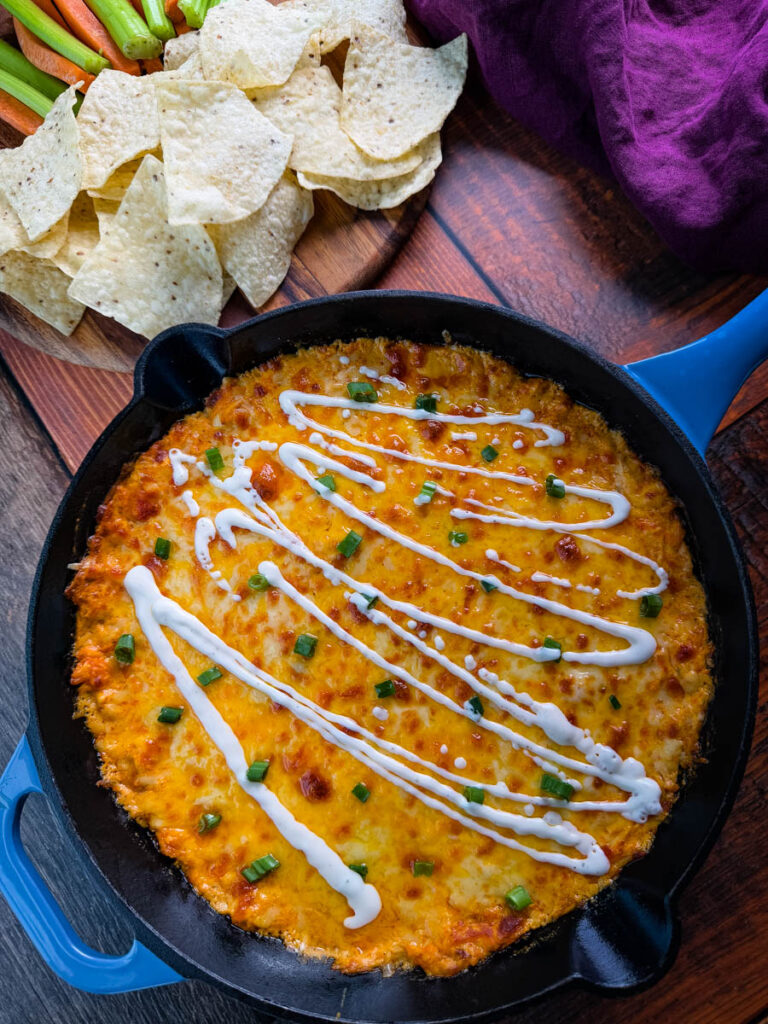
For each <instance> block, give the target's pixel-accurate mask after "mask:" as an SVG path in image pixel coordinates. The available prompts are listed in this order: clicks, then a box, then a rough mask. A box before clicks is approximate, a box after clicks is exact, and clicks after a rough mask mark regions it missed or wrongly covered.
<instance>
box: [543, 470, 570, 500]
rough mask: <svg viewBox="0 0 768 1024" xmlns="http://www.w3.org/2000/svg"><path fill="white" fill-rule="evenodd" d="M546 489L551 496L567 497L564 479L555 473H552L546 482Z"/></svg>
mask: <svg viewBox="0 0 768 1024" xmlns="http://www.w3.org/2000/svg"><path fill="white" fill-rule="evenodd" d="M544 489H545V490H546V492H547V494H548V495H549V496H550V498H564V497H565V484H564V483H563V482H562V480H558V479H557V477H556V476H555V474H554V473H550V474H549V476H548V477H547V479H546V481H545V482H544Z"/></svg>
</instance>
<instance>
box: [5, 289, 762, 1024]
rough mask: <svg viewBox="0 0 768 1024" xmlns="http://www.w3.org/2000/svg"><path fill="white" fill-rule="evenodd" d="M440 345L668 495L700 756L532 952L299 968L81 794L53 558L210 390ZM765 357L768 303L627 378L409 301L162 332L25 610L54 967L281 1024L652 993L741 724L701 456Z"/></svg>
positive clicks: (78, 740)
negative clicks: (88, 943)
mask: <svg viewBox="0 0 768 1024" xmlns="http://www.w3.org/2000/svg"><path fill="white" fill-rule="evenodd" d="M444 330H449V331H450V332H451V335H452V336H453V338H454V339H455V340H456V341H457V342H461V343H467V344H473V345H479V346H482V347H483V348H486V349H490V350H491V351H492V352H494V353H495V354H496V355H498V356H500V357H502V358H504V359H507V360H509V361H510V362H512V363H514V364H515V366H517V367H518V369H520V370H521V371H523V372H524V373H528V374H534V375H541V376H544V377H550V378H553V379H554V380H556V381H558V382H560V383H562V384H563V385H564V386H565V388H566V389H567V391H568V393H569V394H570V395H571V396H572V397H573V398H575V399H576V400H578V401H580V402H583V403H585V404H587V405H589V406H592V407H594V408H596V409H599V410H600V411H601V412H602V413H603V414H604V416H605V417H606V419H607V420H608V423H609V424H610V425H611V426H614V427H618V428H620V429H621V430H623V432H624V433H625V435H626V437H627V439H628V441H629V443H630V444H631V446H632V447H633V448H634V450H635V451H636V452H637V453H638V454H639V455H640V456H641V457H642V458H643V459H646V460H648V461H650V462H651V463H654V464H655V465H657V466H658V467H659V468H660V470H661V472H662V474H663V477H664V480H665V481H666V483H667V485H668V486H669V488H670V489H671V490H672V492H673V493H674V494H675V495H676V496H677V497H678V498H679V500H680V502H681V505H682V507H683V509H684V517H685V521H686V527H687V531H688V540H689V543H690V545H691V548H692V550H693V553H694V558H695V564H696V571H697V573H698V574H699V576H700V578H701V580H702V582H703V584H704V587H705V590H706V593H707V598H708V603H709V615H710V626H711V631H712V635H713V638H714V641H715V647H716V651H717V658H716V666H715V669H716V675H717V689H716V694H715V698H714V701H713V703H712V708H711V712H710V715H709V719H708V725H707V732H706V747H707V754H708V761H707V763H706V764H705V765H704V766H703V767H702V768H701V769H700V770H699V771H698V772H697V774H696V775H695V777H694V779H693V780H692V782H691V783H690V784H689V785H688V786H687V787H686V788H685V790H684V792H683V794H682V796H681V798H680V800H679V801H678V803H677V804H676V806H675V808H674V811H673V813H672V815H671V818H670V820H669V822H668V823H667V824H665V825H664V826H662V828H661V829H660V830H659V833H658V835H657V838H656V841H655V843H654V845H653V848H652V850H651V852H650V854H649V855H648V856H647V857H646V858H645V859H644V860H642V861H639V862H637V863H635V864H634V865H632V866H631V867H629V868H628V869H627V870H625V871H624V872H623V874H622V875H621V876H620V878H619V880H618V882H617V883H616V884H614V885H613V886H611V887H610V888H609V889H608V890H606V891H605V892H603V893H602V894H601V895H600V896H598V897H597V898H596V899H594V900H593V901H592V902H591V903H589V904H588V905H587V906H586V907H584V908H583V909H581V910H579V911H577V912H574V913H572V914H570V915H568V916H567V917H565V918H564V919H562V920H561V921H560V922H559V923H557V924H555V925H554V926H551V927H550V928H549V929H547V931H546V932H545V933H544V934H543V935H542V936H541V937H540V938H539V939H538V940H536V941H532V942H529V943H528V945H527V946H526V947H525V948H524V949H522V950H521V949H511V950H507V951H504V952H501V953H497V954H496V955H494V956H492V957H490V958H489V959H488V960H486V961H485V962H484V963H482V964H480V965H479V966H477V967H475V968H472V969H471V970H469V971H466V972H464V973H463V974H460V975H458V976H457V977H454V978H451V979H429V978H425V977H423V976H422V975H421V974H420V973H419V972H415V971H414V972H411V973H399V974H396V975H395V976H393V977H390V978H384V977H382V975H381V974H380V973H379V972H377V971H373V972H370V973H367V974H363V975H359V976H355V977H349V976H344V975H341V974H339V973H337V972H334V971H333V970H332V969H331V968H330V967H329V966H328V964H327V963H325V962H320V961H317V960H303V959H301V958H300V957H298V956H297V955H296V954H294V953H292V952H291V951H289V950H288V949H286V948H285V947H284V946H283V945H282V943H280V942H279V941H277V940H274V939H269V938H261V937H257V936H254V935H252V934H247V933H245V932H243V931H240V930H239V929H237V928H235V927H234V926H233V925H232V924H230V923H229V921H228V920H227V919H226V918H224V917H221V916H219V915H218V914H216V913H215V912H214V911H213V910H212V909H211V907H210V906H209V905H208V904H207V903H206V902H205V901H204V900H203V899H202V898H200V897H198V896H196V895H195V893H194V892H193V891H192V889H191V887H190V886H189V885H188V883H187V882H186V880H185V879H184V877H183V876H182V874H181V872H180V871H178V870H177V869H176V868H174V867H173V866H172V865H171V863H170V861H168V860H167V859H165V858H164V857H162V856H161V855H160V854H159V853H158V852H157V850H156V848H155V846H154V844H153V842H152V839H151V837H150V835H149V833H148V832H146V831H144V830H143V829H141V828H139V827H138V826H137V825H135V824H134V823H133V822H131V821H130V820H129V819H128V818H127V816H126V815H125V814H124V813H123V812H122V811H121V810H120V809H119V808H118V806H117V804H116V803H115V801H114V799H113V798H112V795H111V793H110V792H109V791H107V790H106V789H103V788H100V787H98V786H97V785H96V784H95V783H96V781H97V780H98V778H99V772H98V766H97V761H96V756H95V754H94V749H93V745H92V742H91V738H90V735H89V733H88V732H87V730H86V728H85V726H84V724H83V723H82V721H75V720H74V719H73V718H72V693H71V689H70V685H69V682H68V678H69V672H70V657H69V652H70V646H71V638H72V629H73V619H74V614H73V607H72V606H71V604H70V603H69V602H68V601H67V600H66V598H65V597H64V590H65V588H66V586H67V584H68V583H69V581H70V579H71V576H72V574H71V571H68V569H67V565H68V564H69V563H70V562H73V561H76V560H77V559H78V557H79V556H80V555H81V554H82V553H83V551H84V549H85V546H86V541H87V538H88V535H89V534H90V533H91V531H92V529H93V525H94V517H95V513H96V510H97V507H98V505H99V503H100V502H101V501H102V500H103V499H104V496H105V495H106V493H107V491H108V489H109V487H110V486H111V484H112V483H113V482H114V481H115V479H116V477H117V475H118V474H119V472H120V469H121V467H122V466H123V464H124V463H125V462H126V460H128V459H130V458H131V456H132V455H134V454H135V453H137V452H140V451H142V450H143V449H145V448H146V447H147V446H148V445H150V444H151V443H152V442H153V441H155V440H156V439H157V438H159V437H160V436H162V434H163V433H165V431H166V430H167V429H168V427H169V426H170V425H171V423H173V421H174V420H176V419H178V418H179V417H180V416H183V415H184V414H185V413H187V412H189V411H191V410H193V409H197V408H199V407H200V406H201V403H202V401H203V399H204V398H205V396H206V395H207V394H208V393H209V392H210V391H212V390H213V389H214V388H215V387H216V386H217V385H218V383H219V381H220V380H221V378H222V376H223V375H225V374H236V373H239V372H240V371H242V370H245V369H247V368H248V367H250V366H253V365H254V364H255V363H258V362H260V361H262V360H264V359H267V358H269V357H271V356H273V355H275V354H276V353H278V352H286V351H290V350H291V349H292V348H293V347H294V346H295V345H296V344H297V343H300V344H312V343H315V342H326V341H330V340H333V339H334V338H338V337H341V338H346V337H353V336H355V335H356V334H358V333H369V334H383V335H386V336H388V337H391V338H396V337H404V338H410V339H413V340H415V341H421V342H427V343H429V342H440V341H441V340H442V332H443V331H444ZM767 342H768V292H767V293H765V294H764V295H763V296H761V297H760V298H759V299H757V300H756V301H755V302H754V303H752V305H751V306H749V307H747V309H746V310H744V311H743V312H742V313H741V314H740V315H739V316H738V317H737V318H736V320H735V321H732V322H731V324H730V325H726V327H725V328H722V329H721V330H720V331H718V332H715V334H714V335H711V336H709V337H708V338H705V339H703V340H702V341H700V342H697V343H696V344H695V345H692V346H689V347H688V348H687V349H683V350H680V351H678V352H675V353H672V354H669V355H666V356H661V357H656V358H654V359H652V360H649V361H647V362H645V363H639V364H635V366H634V367H630V368H629V371H627V370H624V369H619V368H617V367H615V366H612V365H610V364H609V363H606V362H605V361H604V360H602V359H601V358H599V357H597V356H596V355H594V354H593V353H591V352H589V351H588V350H586V349H585V348H583V347H582V346H581V345H579V344H577V343H576V342H574V341H573V340H572V339H570V338H568V337H566V336H564V335H562V334H559V333H557V332H556V331H553V330H551V329H549V328H547V327H545V326H543V325H542V324H538V323H534V322H533V321H531V320H528V319H526V318H525V317H522V316H520V315H518V314H516V313H513V312H510V311H509V310H505V309H500V308H497V307H494V306H490V305H485V304H483V303H479V302H472V301H469V300H466V299H459V298H453V297H449V296H441V295H425V294H417V293H408V292H369V293H365V292H363V293H358V294H350V295H341V296H337V297H335V298H328V299H320V300H315V301H312V302H307V303H302V304H300V305H296V306H293V307H290V308H288V309H284V310H279V311H277V312H274V313H269V314H267V315H265V316H262V317H260V318H258V319H256V320H253V321H251V322H249V323H246V324H243V325H242V326H241V327H238V328H237V329H236V330H234V331H221V330H217V329H215V328H210V327H203V326H200V325H188V326H183V327H178V328H173V329H171V330H169V331H166V332H165V333H164V334H162V335H160V336H159V337H158V338H157V339H155V341H154V342H153V343H152V344H150V345H149V346H148V347H147V349H146V351H145V353H144V354H143V356H142V358H141V359H140V360H139V363H138V366H137V368H136V392H135V396H134V398H133V401H132V402H131V404H130V405H129V406H128V408H127V409H126V410H125V411H124V412H123V413H121V414H120V415H119V416H118V417H117V418H116V419H115V421H114V422H113V423H112V424H111V425H110V426H109V427H108V428H107V430H106V431H105V432H104V434H103V435H102V436H101V438H99V440H98V441H97V442H96V444H95V445H94V447H93V449H92V450H91V452H90V454H89V455H88V457H87V458H86V460H85V462H84V463H83V465H82V467H81V469H80V470H79V472H78V473H77V475H76V477H75V479H74V480H73V481H72V485H71V486H70V488H69V490H68V492H67V495H66V497H65V498H64V501H63V502H62V504H61V507H60V509H59V511H58V513H57V515H56V518H55V520H54V522H53V525H52V526H51V530H50V533H49V535H48V539H47V542H46V545H45V548H44V549H43V553H42V557H41V560H40V565H39V568H38V572H37V578H36V580H35V585H34V592H33V597H32V604H31V608H30V614H29V629H28V672H29V703H30V722H29V727H28V730H27V734H26V736H25V737H24V738H23V739H22V741H21V743H20V745H19V748H18V749H17V751H16V753H15V754H14V757H13V759H12V761H11V763H10V764H9V766H8V767H7V769H6V772H5V775H4V776H3V779H2V780H1V781H0V843H1V844H2V858H1V859H0V889H1V890H2V891H3V893H4V894H5V896H6V899H7V900H8V901H9V903H10V905H11V907H12V908H13V910H14V911H15V913H16V914H17V916H18V918H19V920H20V921H21V923H22V924H23V925H24V927H25V929H26V930H27V933H28V934H29V935H30V937H31V938H32V940H33V942H34V943H35V944H36V945H37V948H38V949H39V951H40V952H41V954H42V955H43V957H44V958H45V959H46V961H47V962H48V963H49V964H50V966H51V967H52V968H53V969H54V970H55V971H56V972H57V973H58V974H59V975H61V976H62V977H63V978H65V979H66V980H67V981H69V982H70V983H71V984H73V985H76V986H78V987H80V988H84V989H87V990H89V991H93V992H118V991H127V990H130V989H137V988H146V987H150V986H153V985H160V984H168V983H171V982H176V981H181V980H183V979H185V978H201V979H204V980H207V981H210V982H213V983H215V984H217V985H219V986H221V987H222V988H223V989H224V990H225V991H227V992H228V993H230V994H233V995H237V996H241V997H244V998H246V999H248V1000H250V1001H251V1002H253V1003H254V1004H256V1005H257V1006H258V1007H260V1008H261V1009H264V1010H267V1011H270V1012H273V1013H280V1014H284V1015H288V1016H292V1017H294V1018H298V1019H302V1020H312V1021H318V1020H329V1021H330V1020H333V1021H350V1022H355V1024H359V1022H393V1021H399V1022H414V1021H424V1022H437V1021H446V1022H447V1021H469V1020H472V1021H479V1020H483V1019H487V1018H490V1017H492V1016H494V1015H497V1014H500V1013H501V1012H503V1011H506V1010H509V1009H510V1007H512V1006H515V1005H517V1004H520V1003H522V1002H523V1001H525V1000H527V999H530V998H532V997H533V996H535V995H539V994H541V993H543V992H545V991H547V990H549V989H552V988H555V987H557V986H560V985H563V984H565V983H566V982H569V981H575V980H579V981H581V982H582V983H585V984H587V985H590V986H593V987H595V988H597V989H599V990H601V991H611V992H617V991H618V992H621V991H624V992H626V991H630V990H634V989H636V988H637V987H638V986H642V985H646V984H649V983H651V982H653V981H655V980H657V979H658V978H659V977H660V976H661V975H662V974H663V972H664V971H665V970H666V968H667V967H668V966H669V964H670V963H671V961H672V959H673V957H674V952H675V949H676V945H677V942H678V926H677V922H676V918H675V914H674V911H673V907H672V904H673V900H674V897H675V895H676V893H677V892H678V891H679V889H680V887H681V885H682V883H683V882H684V881H685V879H686V878H687V877H689V876H690V874H691V872H692V871H693V869H694V868H695V867H696V866H697V865H698V864H699V863H700V862H701V861H702V859H703V857H704V855H705V854H706V852H707V850H708V849H709V847H710V846H711V844H712V842H713V840H714V837H715V836H716V834H717V832H718V831H719V829H720V827H721V825H722V823H723V820H724V818H725V815H726V813H727V811H728V809H729V807H730V805H731V802H732V800H733V796H734V793H735V790H736V787H737V785H738V782H739V780H740V778H741V775H742V772H743V769H744V763H745V760H746V757H747V752H748V747H749V740H750V735H751V731H752V724H753V717H754V710H755V703H756V696H757V631H756V624H755V616H754V609H753V604H752V597H751V593H750V587H749V582H748V578H747V573H746V570H745V567H744V560H743V557H742V555H741V552H740V550H739V547H738V543H737V541H736V538H735V535H734V530H733V527H732V525H731V522H730V519H729V517H728V514H727V512H726V510H725V508H724V507H723V504H722V502H721V500H720V498H719V497H718V494H717V492H716V490H715V488H714V485H713V483H712V480H711V478H710V476H709V473H708V472H707V469H706V466H705V464H704V462H703V460H702V458H701V456H700V454H699V451H697V448H698V449H699V450H703V449H704V448H705V447H706V442H707V441H708V439H709V437H710V435H711V433H712V432H713V431H714V429H715V427H716V425H717V423H718V422H719V420H720V417H721V414H722V412H723V411H724V410H725V408H726V406H727V404H728V402H729V400H730V398H731V396H732V395H733V394H735V392H736V390H737V388H738V386H739V384H740V383H741V381H742V380H743V378H744V377H745V376H746V375H747V374H748V372H750V371H751V369H752V368H753V367H754V366H755V365H756V364H757V363H758V362H759V361H760V359H761V358H764V357H765V355H766V354H768V345H767V344H766V343H767ZM638 381H641V382H643V384H644V387H643V386H640V385H639V384H638ZM649 392H650V393H649ZM651 395H655V396H656V397H657V398H658V399H659V400H660V402H661V403H662V405H665V404H666V406H667V409H668V410H669V412H665V411H664V409H663V408H662V407H661V405H660V404H658V403H657V401H656V400H654V398H652V397H651ZM670 413H671V415H670ZM675 420H677V422H675ZM681 428H682V429H681ZM38 772H39V775H38ZM41 780H42V784H41ZM33 791H40V792H43V793H45V794H46V795H47V796H48V798H49V800H50V802H51V804H52V806H53V808H54V809H55V810H56V811H57V812H58V816H59V818H60V820H61V822H62V824H63V825H64V826H65V827H66V828H68V829H69V830H70V832H71V833H72V835H73V837H74V840H75V843H76V844H77V846H78V847H79V849H80V850H81V851H82V853H83V855H84V856H87V857H89V858H90V859H91V861H92V862H93V864H94V865H95V867H96V869H97V872H96V873H97V874H99V873H100V874H101V876H102V878H103V880H104V881H105V882H106V883H107V885H108V887H110V889H111V893H112V896H113V902H114V905H115V911H116V913H125V912H126V911H127V913H128V916H129V920H130V923H131V925H132V928H133V930H134V933H135V935H136V936H137V940H136V941H135V942H134V945H133V946H132V948H131V949H130V950H129V952H128V953H127V954H126V955H125V956H122V957H112V956H106V955H103V954H100V953H95V952H94V951H92V950H89V949H88V948H87V947H85V946H84V945H83V943H82V942H81V940H80V939H79V938H78V937H77V936H76V935H75V933H74V932H73V931H72V929H71V928H70V926H69V925H68V924H67V922H66V921H65V920H64V918H63V916H62V914H61V912H60V910H59V908H58V906H57V905H56V903H55V901H54V900H53V898H52V896H51V895H50V893H49V892H48V890H47V889H46V887H45V885H44V883H43V882H42V879H41V878H40V876H39V875H38V874H37V872H36V871H35V869H34V868H33V866H32V864H31V862H30V861H29V859H28V858H27V856H26V854H25V853H24V851H23V849H22V847H21V843H20V840H19V832H18V821H19V816H20V812H21V806H22V804H23V801H24V799H25V797H26V795H27V794H28V793H30V792H33ZM121 904H122V908H123V909H121Z"/></svg>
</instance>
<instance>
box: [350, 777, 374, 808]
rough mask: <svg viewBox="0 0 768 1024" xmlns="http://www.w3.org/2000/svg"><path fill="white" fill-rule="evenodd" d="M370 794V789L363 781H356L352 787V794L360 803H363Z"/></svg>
mask: <svg viewBox="0 0 768 1024" xmlns="http://www.w3.org/2000/svg"><path fill="white" fill-rule="evenodd" d="M370 795H371V791H370V789H368V787H367V786H366V784H365V783H364V782H356V783H355V785H354V786H353V787H352V796H356V797H357V799H358V800H359V801H360V803H361V804H364V803H365V801H366V800H367V799H368V797H369V796H370Z"/></svg>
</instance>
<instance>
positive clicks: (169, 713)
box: [157, 707, 184, 725]
mask: <svg viewBox="0 0 768 1024" xmlns="http://www.w3.org/2000/svg"><path fill="white" fill-rule="evenodd" d="M183 714H184V708H169V707H162V708H160V714H159V715H158V716H157V720H158V722H163V723H164V724H165V725H175V724H176V722H178V720H179V719H180V718H181V716H182V715H183Z"/></svg>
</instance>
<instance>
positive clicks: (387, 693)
mask: <svg viewBox="0 0 768 1024" xmlns="http://www.w3.org/2000/svg"><path fill="white" fill-rule="evenodd" d="M374 690H375V691H376V696H377V697H394V695H395V684H394V683H393V682H392V680H391V679H385V680H384V682H383V683H376V685H375V686H374Z"/></svg>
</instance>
